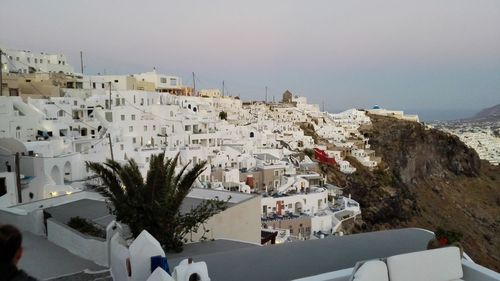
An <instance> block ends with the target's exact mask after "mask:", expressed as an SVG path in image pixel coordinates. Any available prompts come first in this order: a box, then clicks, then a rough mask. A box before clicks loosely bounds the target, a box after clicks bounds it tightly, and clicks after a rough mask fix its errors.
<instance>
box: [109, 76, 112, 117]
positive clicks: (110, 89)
mask: <svg viewBox="0 0 500 281" xmlns="http://www.w3.org/2000/svg"><path fill="white" fill-rule="evenodd" d="M111 101H112V100H111V81H109V110H111Z"/></svg>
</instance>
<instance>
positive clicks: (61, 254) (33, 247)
mask: <svg viewBox="0 0 500 281" xmlns="http://www.w3.org/2000/svg"><path fill="white" fill-rule="evenodd" d="M23 249H24V252H23V257H22V258H21V261H20V262H19V268H21V269H23V270H24V271H26V272H27V273H28V274H30V275H32V276H34V277H36V278H37V279H39V280H44V279H49V278H54V277H58V276H64V275H68V274H73V273H76V272H81V271H83V270H86V269H88V270H91V271H100V270H103V269H105V268H104V267H102V266H99V265H97V264H95V263H93V262H92V261H89V260H86V259H83V258H80V257H78V256H76V255H74V254H72V253H70V252H68V251H67V250H66V249H64V248H62V247H59V246H57V245H55V244H53V243H52V242H50V241H48V240H47V239H46V238H45V237H41V236H37V235H34V234H32V233H30V232H23Z"/></svg>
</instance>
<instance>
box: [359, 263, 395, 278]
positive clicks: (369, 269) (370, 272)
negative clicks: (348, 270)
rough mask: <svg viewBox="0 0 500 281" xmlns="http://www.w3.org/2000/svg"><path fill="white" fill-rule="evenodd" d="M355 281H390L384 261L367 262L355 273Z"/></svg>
mask: <svg viewBox="0 0 500 281" xmlns="http://www.w3.org/2000/svg"><path fill="white" fill-rule="evenodd" d="M353 280H355V281H389V276H388V275H387V266H386V265H385V263H384V262H383V261H378V260H374V261H367V262H365V263H364V264H363V265H361V267H360V268H358V270H357V271H356V272H355V273H354V279H353Z"/></svg>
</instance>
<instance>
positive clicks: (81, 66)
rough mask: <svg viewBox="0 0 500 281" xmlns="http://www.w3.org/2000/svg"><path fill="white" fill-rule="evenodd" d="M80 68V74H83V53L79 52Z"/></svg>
mask: <svg viewBox="0 0 500 281" xmlns="http://www.w3.org/2000/svg"><path fill="white" fill-rule="evenodd" d="M80 68H81V70H82V74H83V52H82V51H80Z"/></svg>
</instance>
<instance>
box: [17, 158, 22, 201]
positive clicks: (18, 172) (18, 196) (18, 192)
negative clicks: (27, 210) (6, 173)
mask: <svg viewBox="0 0 500 281" xmlns="http://www.w3.org/2000/svg"><path fill="white" fill-rule="evenodd" d="M19 161H20V160H19V152H16V160H15V162H16V163H15V164H16V187H17V203H23V197H22V194H21V169H20V164H19Z"/></svg>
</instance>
